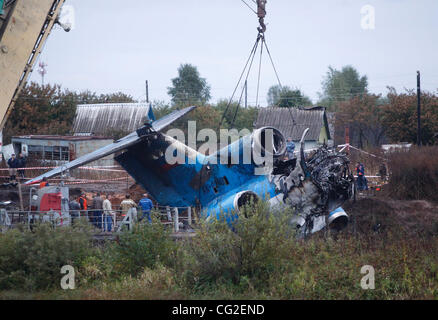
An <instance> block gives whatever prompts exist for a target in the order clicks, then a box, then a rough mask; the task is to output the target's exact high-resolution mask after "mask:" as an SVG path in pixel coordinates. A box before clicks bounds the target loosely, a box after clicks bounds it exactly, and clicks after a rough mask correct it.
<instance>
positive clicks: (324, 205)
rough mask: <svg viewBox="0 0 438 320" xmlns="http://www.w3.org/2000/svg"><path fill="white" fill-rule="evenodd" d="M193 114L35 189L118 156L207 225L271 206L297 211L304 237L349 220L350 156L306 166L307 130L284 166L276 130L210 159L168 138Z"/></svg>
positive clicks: (319, 155)
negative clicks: (260, 203) (196, 211)
mask: <svg viewBox="0 0 438 320" xmlns="http://www.w3.org/2000/svg"><path fill="white" fill-rule="evenodd" d="M193 109H194V107H189V108H186V109H183V110H178V111H175V112H174V113H172V114H170V115H168V116H166V117H164V118H162V119H159V120H157V121H154V122H151V123H148V124H145V126H144V127H142V128H140V129H138V130H137V131H136V132H133V133H131V134H129V135H128V136H126V137H124V138H122V139H120V140H118V141H116V142H114V143H113V144H111V145H108V146H106V147H103V148H101V149H98V150H96V151H94V152H92V153H90V154H88V155H85V156H83V157H80V158H78V159H76V160H74V161H72V162H69V163H67V164H65V165H63V167H60V168H56V169H54V170H52V171H49V172H47V173H45V174H43V175H41V176H39V177H37V178H35V179H32V180H31V181H28V182H27V184H32V183H36V182H39V181H40V180H41V179H42V178H43V177H47V178H50V177H53V176H55V175H57V174H60V173H62V172H63V171H66V170H68V169H74V168H76V167H79V166H82V165H84V164H86V163H89V162H92V161H95V160H97V159H99V158H102V157H104V156H107V155H109V154H113V153H118V155H117V156H116V157H115V159H116V160H117V161H118V162H119V163H120V165H121V166H122V167H123V168H124V169H125V170H126V171H127V172H128V173H129V174H130V175H131V176H132V177H133V178H134V179H135V180H136V182H137V183H139V184H140V185H142V186H143V187H144V188H145V189H146V190H148V192H149V194H150V195H151V196H152V197H153V198H154V199H155V200H156V201H157V202H158V203H159V204H160V205H163V206H170V207H197V208H200V209H201V211H200V212H201V215H202V216H203V217H205V218H208V217H215V216H216V217H219V216H220V215H222V214H225V215H226V217H227V219H231V220H234V218H235V217H237V216H236V214H235V213H236V212H238V211H239V210H240V208H241V207H242V206H244V205H245V204H248V203H249V202H250V201H252V200H255V199H262V200H270V201H271V204H272V206H273V207H279V206H280V207H281V206H290V207H293V208H294V209H295V212H296V215H295V217H294V218H293V219H294V220H293V221H291V222H292V223H295V224H296V225H298V226H300V227H301V228H302V227H303V226H304V228H302V230H304V233H306V232H315V231H317V230H320V229H321V228H323V227H324V226H325V225H326V220H327V223H329V224H330V222H332V224H333V225H335V224H336V225H339V223H338V222H340V221H345V219H344V218H345V217H346V214H345V213H344V214H342V213H339V212H338V213H336V215H334V213H330V212H332V211H333V210H335V209H337V208H339V207H340V206H341V205H342V203H343V202H345V201H346V200H348V199H349V198H350V197H351V196H352V190H353V188H352V185H353V180H352V176H351V173H350V172H349V170H348V159H347V158H346V157H345V155H343V154H341V153H336V152H335V151H333V150H329V149H327V148H325V147H321V148H320V149H318V150H317V151H316V152H315V153H314V154H313V156H311V157H310V158H309V159H306V158H305V155H304V144H303V141H304V137H305V134H306V132H307V130H306V131H305V133H304V134H303V138H302V141H301V142H302V143H301V145H302V148H301V152H300V154H299V156H298V158H297V159H293V160H290V161H288V162H284V161H282V160H280V159H281V158H282V156H283V155H284V153H285V151H286V141H285V138H284V136H283V134H282V133H281V132H280V131H279V130H277V129H275V128H272V127H264V128H260V129H257V130H255V131H254V132H253V133H252V134H249V135H247V136H244V137H242V138H240V139H237V140H236V141H234V142H233V143H231V144H229V145H227V146H225V147H224V148H222V149H221V150H219V151H217V152H210V155H205V154H204V153H202V152H198V151H197V150H195V149H194V148H190V147H189V146H187V145H185V144H184V143H182V142H181V141H178V140H176V139H174V137H172V136H170V135H167V134H164V133H162V131H163V130H164V128H166V127H167V126H168V125H170V124H171V123H173V122H174V121H176V120H177V119H179V118H181V117H182V116H184V115H185V114H187V113H188V112H190V111H191V110H193ZM211 131H213V130H211ZM213 132H214V131H213ZM203 141H205V140H203ZM189 145H190V143H189ZM195 145H196V143H195ZM174 155H176V156H175V157H174ZM169 160H171V161H169ZM341 216H342V217H343V218H341ZM340 218H341V219H340ZM339 219H340V220H339ZM303 221H304V222H303ZM335 222H336V223H335Z"/></svg>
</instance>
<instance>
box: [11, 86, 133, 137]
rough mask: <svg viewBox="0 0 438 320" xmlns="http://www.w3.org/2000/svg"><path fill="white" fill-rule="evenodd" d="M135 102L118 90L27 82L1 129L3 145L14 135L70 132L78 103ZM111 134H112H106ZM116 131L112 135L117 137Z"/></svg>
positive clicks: (63, 133)
mask: <svg viewBox="0 0 438 320" xmlns="http://www.w3.org/2000/svg"><path fill="white" fill-rule="evenodd" d="M123 102H135V101H134V99H133V98H132V97H131V96H130V95H127V94H124V93H122V92H117V93H110V94H100V95H97V94H96V93H95V92H91V91H89V90H87V91H82V92H80V93H77V92H74V91H70V90H68V89H62V88H61V86H60V85H59V84H54V85H50V84H47V85H44V86H42V85H39V84H38V83H36V82H31V83H30V84H28V85H26V86H25V87H24V88H23V90H22V91H21V92H20V95H19V97H18V99H17V102H16V103H15V106H14V109H13V110H12V112H11V114H10V116H9V118H8V120H7V122H6V124H5V128H4V135H3V138H4V141H5V144H6V143H9V141H10V138H11V137H12V136H14V135H24V134H60V135H65V134H68V133H70V131H71V129H72V123H73V120H74V118H75V115H76V107H77V105H78V104H93V103H123ZM109 134H112V133H109ZM121 134H122V133H121V132H119V133H117V134H114V136H120V135H121Z"/></svg>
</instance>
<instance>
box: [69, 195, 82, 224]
mask: <svg viewBox="0 0 438 320" xmlns="http://www.w3.org/2000/svg"><path fill="white" fill-rule="evenodd" d="M68 207H69V210H70V216H71V223H72V224H74V223H75V221H76V219H79V217H80V214H79V210H81V205H80V204H79V202H77V201H76V199H75V198H74V197H71V198H70V202H69V204H68Z"/></svg>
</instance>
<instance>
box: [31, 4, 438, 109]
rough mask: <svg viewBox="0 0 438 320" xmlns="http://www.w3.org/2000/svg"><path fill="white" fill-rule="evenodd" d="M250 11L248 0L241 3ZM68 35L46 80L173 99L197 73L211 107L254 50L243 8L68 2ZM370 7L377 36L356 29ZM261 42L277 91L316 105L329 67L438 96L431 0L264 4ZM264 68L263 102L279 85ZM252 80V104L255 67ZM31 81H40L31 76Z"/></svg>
mask: <svg viewBox="0 0 438 320" xmlns="http://www.w3.org/2000/svg"><path fill="white" fill-rule="evenodd" d="M245 1H246V2H247V3H248V4H251V5H252V6H253V7H255V5H254V3H253V2H252V0H245ZM66 4H67V5H70V6H72V8H74V16H75V21H74V22H75V24H74V29H73V30H72V31H70V32H69V33H66V32H64V31H62V30H61V29H60V28H59V27H56V28H55V29H54V30H53V31H52V34H51V35H50V37H49V39H48V41H47V44H46V46H45V48H44V50H43V53H42V54H41V58H40V59H41V60H42V61H44V62H45V63H47V64H48V67H47V71H48V74H47V75H46V82H50V83H59V84H61V85H62V86H63V87H65V88H69V89H73V90H86V89H89V90H92V91H96V92H98V93H110V92H114V91H123V92H125V93H128V94H130V95H132V96H133V97H134V99H138V100H144V99H145V84H144V81H145V80H146V79H147V80H149V83H150V87H149V90H150V91H149V92H150V99H151V100H165V101H170V98H169V96H168V95H167V87H168V86H170V84H171V79H172V78H174V77H176V76H177V68H178V66H179V65H180V64H181V63H191V64H193V65H195V66H197V67H198V70H199V72H200V74H201V76H202V77H205V78H206V79H207V81H208V83H209V84H210V85H211V93H212V100H211V101H212V102H216V101H217V100H218V99H221V98H229V97H230V96H231V94H232V92H233V89H234V87H235V85H236V83H237V80H238V78H239V75H240V72H241V70H242V68H243V66H244V63H245V61H246V59H247V57H248V55H249V52H250V50H251V48H252V46H253V44H254V42H255V39H256V35H257V30H256V27H257V26H258V19H257V16H256V15H255V14H254V13H253V12H251V11H250V9H249V8H248V7H246V6H245V4H244V3H243V2H242V1H241V0H183V1H182V0H156V1H152V0H124V1H120V0H67V1H66ZM365 5H372V6H374V7H375V13H376V15H375V19H376V20H375V29H374V30H364V29H363V28H362V27H361V20H362V16H363V15H362V14H361V9H362V7H363V6H365ZM266 9H267V17H266V22H267V32H266V41H267V43H268V46H269V48H270V51H271V54H272V56H273V59H274V62H275V64H276V67H277V70H278V72H279V76H280V80H281V82H282V84H283V85H289V86H292V87H298V88H299V89H301V90H302V91H303V92H304V93H305V94H306V95H308V96H309V97H310V98H311V99H312V100H313V101H314V102H316V101H317V99H318V92H320V91H321V81H322V79H323V76H324V75H325V73H326V72H327V70H328V66H329V65H331V66H333V67H335V68H338V69H339V68H341V67H342V66H344V65H348V64H350V65H353V66H354V67H355V68H357V69H358V71H359V72H360V73H361V74H366V75H367V76H368V78H369V89H370V91H371V92H375V93H386V92H387V90H386V86H394V87H395V88H396V89H397V90H403V89H404V88H415V87H416V71H417V70H421V72H422V83H423V88H424V89H425V90H430V91H435V90H437V88H438V62H437V58H438V1H437V0H366V1H362V0H306V1H302V0H268V3H267V7H266ZM264 57H265V59H264V61H263V64H262V77H261V91H260V100H261V101H260V104H261V105H262V106H264V105H266V103H267V102H266V93H267V90H268V88H269V87H270V86H271V85H274V84H276V78H275V75H274V73H273V71H272V68H271V66H270V64H269V60H268V58H267V56H266V55H265V56H264ZM253 71H254V72H253V74H252V76H251V77H250V79H249V83H248V89H249V92H248V94H249V102H250V103H252V104H254V103H255V100H256V88H257V79H256V78H257V77H256V75H257V65H255V67H254V70H253ZM31 80H33V81H38V82H41V77H40V75H39V74H38V73H37V72H36V71H34V73H33V74H32V76H31Z"/></svg>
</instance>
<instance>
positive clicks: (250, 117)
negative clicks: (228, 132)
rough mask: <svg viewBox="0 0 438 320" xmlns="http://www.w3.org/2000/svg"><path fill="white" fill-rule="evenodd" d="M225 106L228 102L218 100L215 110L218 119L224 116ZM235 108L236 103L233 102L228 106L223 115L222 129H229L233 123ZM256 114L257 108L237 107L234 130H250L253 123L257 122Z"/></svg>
mask: <svg viewBox="0 0 438 320" xmlns="http://www.w3.org/2000/svg"><path fill="white" fill-rule="evenodd" d="M227 105H228V100H224V99H222V100H219V101H218V103H217V104H216V106H215V109H217V110H218V112H219V114H220V118H222V115H223V114H224V112H225V110H226V107H227ZM237 106H238V103H237V102H233V103H231V104H230V106H229V108H228V112H227V113H226V114H225V119H224V120H225V121H224V123H223V127H225V128H228V129H231V124H232V122H233V118H234V114H235V111H236V108H237ZM257 114H258V108H256V107H252V106H248V107H247V108H242V106H239V109H238V111H237V115H236V119H235V121H234V128H236V129H237V130H239V131H240V130H242V129H248V130H252V129H253V127H254V122H255V121H256V120H257ZM219 121H220V120H219ZM218 124H219V122H218Z"/></svg>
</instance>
